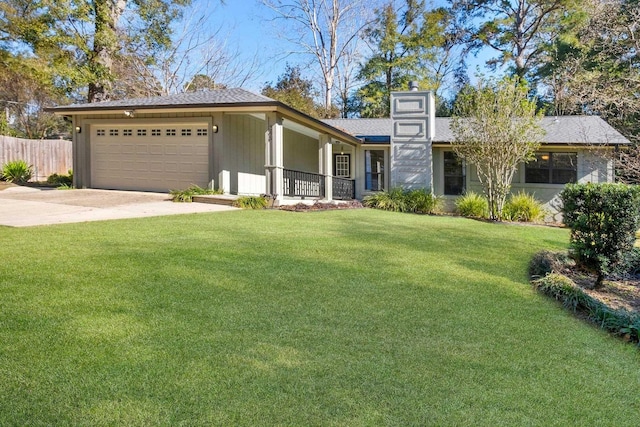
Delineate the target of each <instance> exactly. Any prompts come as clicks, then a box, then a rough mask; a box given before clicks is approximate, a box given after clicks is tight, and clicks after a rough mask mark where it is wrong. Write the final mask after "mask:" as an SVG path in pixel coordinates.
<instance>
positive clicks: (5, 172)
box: [2, 160, 33, 184]
mask: <svg viewBox="0 0 640 427" xmlns="http://www.w3.org/2000/svg"><path fill="white" fill-rule="evenodd" d="M32 174H33V171H32V169H31V166H29V165H28V164H27V162H25V161H24V160H13V161H10V162H7V163H5V164H4V166H3V167H2V179H4V180H5V181H9V182H13V183H15V184H24V183H25V182H27V181H29V180H30V179H31V176H32Z"/></svg>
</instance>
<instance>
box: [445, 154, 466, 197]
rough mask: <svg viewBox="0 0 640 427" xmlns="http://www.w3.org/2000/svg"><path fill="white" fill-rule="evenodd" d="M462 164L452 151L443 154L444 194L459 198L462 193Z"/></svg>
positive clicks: (463, 181)
mask: <svg viewBox="0 0 640 427" xmlns="http://www.w3.org/2000/svg"><path fill="white" fill-rule="evenodd" d="M464 176H465V174H464V164H463V163H462V159H461V158H460V157H458V156H457V155H456V153H454V152H453V151H445V152H444V194H445V195H447V196H459V195H460V194H462V193H464V186H465V179H464Z"/></svg>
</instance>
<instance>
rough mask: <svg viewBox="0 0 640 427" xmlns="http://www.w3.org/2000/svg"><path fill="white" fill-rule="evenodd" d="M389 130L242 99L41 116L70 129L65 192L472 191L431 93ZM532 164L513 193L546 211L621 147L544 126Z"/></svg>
mask: <svg viewBox="0 0 640 427" xmlns="http://www.w3.org/2000/svg"><path fill="white" fill-rule="evenodd" d="M391 102H392V108H391V111H392V114H391V118H388V119H335V120H324V121H322V120H317V119H314V118H312V117H309V116H307V115H305V114H303V113H301V112H299V111H297V110H295V109H293V108H291V107H288V106H286V105H285V104H283V103H281V102H279V101H276V100H273V99H271V98H268V97H265V96H262V95H257V94H254V93H251V92H248V91H245V90H243V89H223V90H214V91H198V92H189V93H182V94H176V95H169V96H160V97H152V98H141V99H125V100H118V101H105V102H98V103H92V104H74V105H69V106H61V107H56V108H52V109H51V111H54V112H55V113H56V114H59V115H63V116H65V117H67V118H68V120H71V121H72V123H73V127H74V129H75V132H74V135H73V159H74V160H73V162H74V166H73V168H74V180H75V183H74V185H75V186H76V187H79V188H104V189H121V190H142V191H160V192H166V191H168V190H170V189H184V188H186V187H188V186H189V185H191V184H197V185H199V186H201V187H212V188H220V189H222V190H223V191H224V192H225V193H228V194H238V195H258V194H270V195H272V196H273V197H274V198H275V200H276V202H277V203H280V204H285V203H297V202H298V201H300V200H301V199H307V200H315V199H326V200H340V199H352V198H362V197H364V196H365V195H367V194H369V193H371V192H375V191H380V190H385V189H389V188H391V187H396V186H400V187H404V188H431V189H433V191H434V193H435V194H436V195H440V196H443V198H444V199H445V200H447V201H449V205H451V204H452V203H451V202H452V201H453V200H454V199H455V197H456V196H458V195H460V194H462V193H463V192H464V191H467V190H474V191H478V192H480V191H481V189H480V184H479V182H478V179H477V176H476V174H475V171H474V167H473V165H467V164H465V163H464V162H463V161H461V159H458V158H457V157H456V155H455V153H453V151H452V150H451V146H450V144H451V141H452V140H453V135H452V133H451V130H450V128H449V119H448V118H436V117H435V116H434V114H433V112H434V111H435V109H434V102H433V96H432V94H431V93H430V92H424V91H417V90H412V91H406V92H397V93H394V94H392V97H391ZM542 124H543V127H544V129H545V130H546V136H545V140H544V142H543V146H542V148H541V149H540V152H539V153H537V154H536V160H535V161H532V162H530V163H528V164H526V165H521V167H520V168H519V170H518V172H517V174H516V176H515V179H514V182H513V190H514V191H519V190H525V191H527V192H532V193H534V194H535V196H536V197H537V198H538V199H540V200H542V201H543V202H545V203H546V204H547V205H548V206H549V207H550V208H552V209H553V207H554V205H555V202H556V199H557V194H558V193H559V191H560V190H561V189H562V187H563V186H564V184H565V183H567V182H575V181H578V182H609V181H612V180H613V164H612V161H611V160H610V159H608V158H607V156H602V152H603V150H604V151H607V150H609V151H610V150H611V149H613V148H614V147H617V146H619V145H626V144H629V141H628V140H627V139H625V138H624V137H623V136H622V135H621V134H620V133H618V132H617V131H616V130H615V129H613V128H612V127H610V126H609V125H608V124H606V123H605V122H604V121H603V120H602V119H600V118H598V117H595V116H566V117H545V118H544V119H543V123H542Z"/></svg>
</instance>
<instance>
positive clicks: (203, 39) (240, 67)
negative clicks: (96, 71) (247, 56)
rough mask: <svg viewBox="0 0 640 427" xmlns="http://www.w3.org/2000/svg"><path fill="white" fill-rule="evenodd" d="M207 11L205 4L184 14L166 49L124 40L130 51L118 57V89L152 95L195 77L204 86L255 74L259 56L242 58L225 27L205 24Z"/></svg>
mask: <svg viewBox="0 0 640 427" xmlns="http://www.w3.org/2000/svg"><path fill="white" fill-rule="evenodd" d="M201 6H202V5H201ZM208 13H210V8H209V6H207V5H205V6H203V7H202V9H200V8H195V9H192V10H190V11H189V13H187V14H185V16H184V18H183V19H182V20H180V21H178V22H177V23H176V25H175V27H176V28H175V29H174V31H173V35H174V37H173V42H172V45H171V47H170V48H168V49H160V50H158V51H153V50H152V49H149V48H148V47H147V46H146V45H142V44H135V43H130V44H128V54H127V55H124V56H123V57H122V58H121V60H122V61H123V64H121V66H120V71H121V72H122V73H123V74H122V75H123V78H122V79H121V84H122V86H123V87H122V92H124V93H126V94H127V96H131V95H137V96H152V95H168V94H172V93H178V92H183V91H188V90H190V86H191V84H192V82H193V81H194V77H195V76H201V77H202V76H206V77H207V78H208V79H209V80H210V81H211V82H212V83H213V84H210V85H208V87H216V86H218V85H219V86H226V87H229V86H233V87H241V86H243V85H245V84H246V83H247V82H248V81H249V80H251V79H252V78H254V77H255V76H256V75H257V74H258V71H259V69H260V65H261V63H260V61H259V59H258V55H257V54H255V55H254V56H253V57H252V59H251V60H249V61H246V60H241V59H240V58H241V55H240V52H239V49H238V48H237V47H233V46H230V45H229V43H228V37H227V34H226V32H225V30H226V29H225V28H224V27H218V28H214V29H211V28H209V27H208V26H207V24H208V22H207V14H208Z"/></svg>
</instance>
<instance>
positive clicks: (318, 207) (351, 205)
mask: <svg viewBox="0 0 640 427" xmlns="http://www.w3.org/2000/svg"><path fill="white" fill-rule="evenodd" d="M363 207H364V206H362V203H360V201H358V200H352V201H349V202H340V203H336V202H330V203H322V202H315V203H314V204H312V205H307V204H304V203H298V204H295V205H285V206H280V208H279V209H280V210H283V211H290V212H317V211H327V210H336V209H360V208H363Z"/></svg>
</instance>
